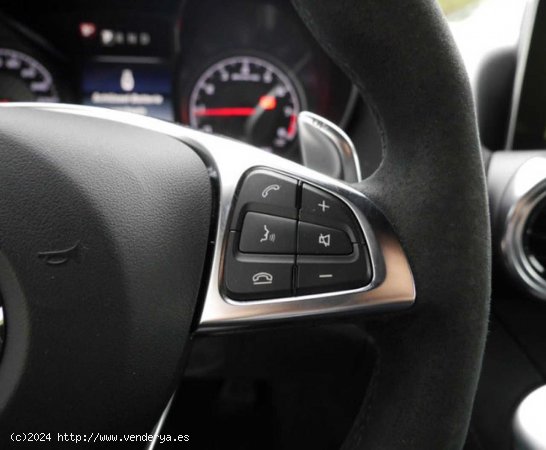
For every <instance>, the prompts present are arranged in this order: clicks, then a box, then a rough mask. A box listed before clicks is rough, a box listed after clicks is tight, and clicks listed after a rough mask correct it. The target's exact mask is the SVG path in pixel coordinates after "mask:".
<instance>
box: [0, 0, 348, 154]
mask: <svg viewBox="0 0 546 450" xmlns="http://www.w3.org/2000/svg"><path fill="white" fill-rule="evenodd" d="M48 5H49V7H48V8H45V7H44V6H43V5H42V4H41V3H40V2H37V1H36V0H19V1H17V2H16V1H14V0H7V2H6V4H5V5H4V6H2V7H0V101H1V102H14V101H39V102H65V103H79V104H84V105H93V106H101V107H106V108H115V109H120V110H124V111H129V112H134V113H138V114H145V115H149V116H153V117H156V118H159V119H163V120H168V121H176V122H179V123H182V124H185V125H188V126H190V127H194V128H197V129H200V130H203V131H205V132H213V133H217V134H223V135H226V136H230V137H233V138H236V139H239V140H243V141H246V142H248V143H250V144H253V145H255V146H257V147H260V148H262V149H264V150H266V151H270V152H274V153H277V154H281V155H283V156H285V157H287V158H290V159H294V160H299V158H300V157H299V148H298V139H297V120H296V119H297V115H298V113H299V112H301V111H303V110H309V111H312V112H315V113H317V114H320V115H322V116H324V117H326V118H328V119H330V120H331V121H333V122H335V123H337V124H339V125H341V126H342V127H343V126H344V125H346V123H347V121H348V119H349V117H350V115H351V112H352V109H353V106H354V103H355V101H356V91H355V89H354V88H353V86H352V84H351V82H350V81H349V80H348V79H347V78H346V77H345V75H344V74H343V73H342V72H341V70H340V69H339V68H338V67H337V66H336V65H335V64H334V63H333V62H332V61H331V60H330V59H329V58H328V56H327V55H326V54H325V53H324V52H323V51H322V49H321V48H320V47H319V46H318V44H317V43H316V42H315V40H314V39H313V37H312V36H311V35H310V33H309V32H308V30H307V29H306V28H305V26H304V25H303V23H302V22H301V21H300V19H299V17H298V16H297V14H296V12H295V11H294V9H293V7H292V6H291V4H290V2H289V1H285V0H259V1H254V0H232V1H230V2H224V1H221V0H185V1H182V3H181V2H180V1H175V0H162V1H159V2H157V3H156V2H154V5H155V7H153V5H151V3H150V2H148V3H146V2H138V1H136V2H134V3H133V4H132V5H131V8H130V9H127V3H126V2H121V1H119V0H116V1H112V2H101V1H98V2H96V3H94V4H93V5H90V4H89V2H73V3H71V4H69V5H67V4H64V3H63V2H61V1H60V0H52V3H51V4H49V3H48ZM31 6H33V7H35V8H36V7H37V8H40V7H42V8H43V13H42V14H33V15H32V19H27V18H26V16H25V10H26V8H27V7H31Z"/></svg>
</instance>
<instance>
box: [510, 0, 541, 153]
mask: <svg viewBox="0 0 546 450" xmlns="http://www.w3.org/2000/svg"><path fill="white" fill-rule="evenodd" d="M539 1H540V0H528V3H527V7H526V8H527V9H526V11H525V15H524V17H523V22H522V25H521V37H520V43H519V46H518V54H517V65H516V76H515V80H514V90H513V91H512V105H511V107H510V118H509V121H508V133H507V136H506V144H505V146H504V148H505V150H512V149H513V148H514V135H515V134H516V125H517V115H518V111H519V103H520V100H521V89H522V87H523V79H524V78H525V69H526V67H527V58H528V56H529V48H530V46H531V38H532V36H533V29H534V26H535V19H536V15H537V9H538V4H539Z"/></svg>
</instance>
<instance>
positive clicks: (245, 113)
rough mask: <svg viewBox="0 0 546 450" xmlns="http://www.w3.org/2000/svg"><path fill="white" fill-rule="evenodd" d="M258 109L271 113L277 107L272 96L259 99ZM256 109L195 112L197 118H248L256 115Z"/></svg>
mask: <svg viewBox="0 0 546 450" xmlns="http://www.w3.org/2000/svg"><path fill="white" fill-rule="evenodd" d="M258 107H259V108H260V109H262V110H264V111H271V110H273V109H275V108H276V107H277V99H276V98H275V96H273V95H263V96H262V97H260V100H259V102H258ZM256 110H257V108H246V107H235V108H203V109H198V110H197V111H195V115H196V116H197V117H249V116H252V115H253V114H254V113H256Z"/></svg>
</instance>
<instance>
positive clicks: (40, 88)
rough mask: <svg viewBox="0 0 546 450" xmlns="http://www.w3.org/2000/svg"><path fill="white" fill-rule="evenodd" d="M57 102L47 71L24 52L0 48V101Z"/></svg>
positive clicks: (55, 91) (57, 98) (54, 89)
mask: <svg viewBox="0 0 546 450" xmlns="http://www.w3.org/2000/svg"><path fill="white" fill-rule="evenodd" d="M33 101H38V102H58V101H59V95H58V93H57V89H56V88H55V85H54V83H53V78H52V76H51V74H50V73H49V71H48V70H47V69H46V68H45V67H44V66H43V65H42V64H40V63H39V62H38V61H36V60H35V59H34V58H32V57H31V56H28V55H26V54H25V53H21V52H18V51H16V50H11V49H7V48H0V102H33Z"/></svg>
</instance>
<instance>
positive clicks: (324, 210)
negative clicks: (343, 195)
mask: <svg viewBox="0 0 546 450" xmlns="http://www.w3.org/2000/svg"><path fill="white" fill-rule="evenodd" d="M318 205H319V206H320V207H321V208H322V212H326V210H327V209H328V208H329V207H330V205H328V204H326V202H325V201H324V200H322V203H319V204H318Z"/></svg>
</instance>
